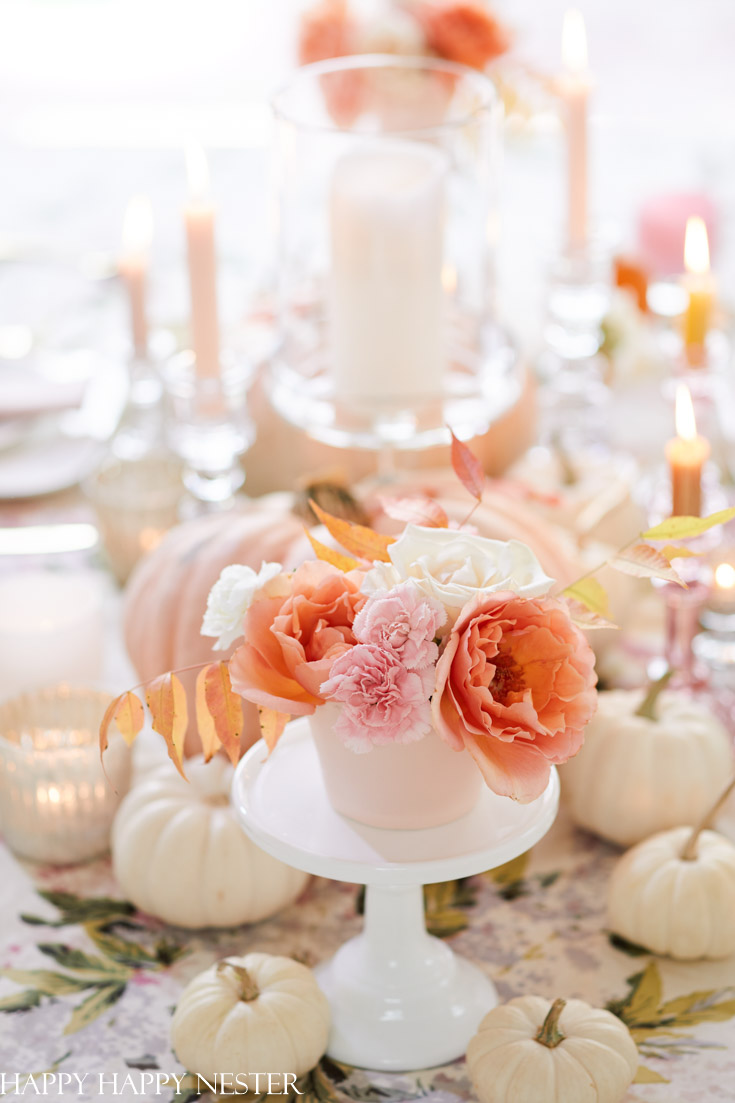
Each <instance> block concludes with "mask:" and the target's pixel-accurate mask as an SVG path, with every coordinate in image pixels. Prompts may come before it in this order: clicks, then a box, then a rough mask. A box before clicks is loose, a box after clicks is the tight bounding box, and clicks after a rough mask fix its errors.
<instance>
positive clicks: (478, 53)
mask: <svg viewBox="0 0 735 1103" xmlns="http://www.w3.org/2000/svg"><path fill="white" fill-rule="evenodd" d="M416 14H417V16H418V18H419V20H420V22H421V24H422V25H423V28H424V34H425V35H426V40H427V42H428V44H429V46H430V47H431V49H432V50H434V51H435V52H436V53H437V54H438V55H439V57H443V58H446V59H447V61H456V62H459V64H460V65H469V66H470V67H471V68H472V69H484V68H485V66H486V65H487V63H488V62H489V61H492V60H493V58H496V57H500V55H501V54H504V53H505V51H506V50H507V49H508V47H509V46H510V42H511V39H510V34H509V33H508V30H507V28H506V27H504V26H503V24H502V23H501V22H500V20H499V19H496V18H495V16H493V15H492V14H491V12H489V11H488V9H487V8H486V7H485V5H484V4H482V3H478V2H476V0H439V2H438V3H436V2H429V3H422V4H420V5H419V6H418V7H417V9H416Z"/></svg>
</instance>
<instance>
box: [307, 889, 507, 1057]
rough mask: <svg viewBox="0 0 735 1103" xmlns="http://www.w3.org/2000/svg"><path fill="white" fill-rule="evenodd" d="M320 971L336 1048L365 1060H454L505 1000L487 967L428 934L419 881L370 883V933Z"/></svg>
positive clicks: (331, 1047)
mask: <svg viewBox="0 0 735 1103" xmlns="http://www.w3.org/2000/svg"><path fill="white" fill-rule="evenodd" d="M315 972H316V978H317V980H318V982H319V986H320V988H321V989H322V991H323V992H324V995H325V996H326V997H327V999H328V1000H329V1004H330V1006H331V1008H332V1018H333V1022H334V1027H333V1030H332V1035H331V1037H330V1040H329V1050H328V1052H329V1056H330V1057H332V1058H334V1060H335V1061H342V1062H344V1063H345V1064H348V1065H358V1066H362V1067H364V1068H371V1069H386V1070H390V1071H400V1070H405V1069H408V1068H416V1069H422V1068H428V1067H430V1066H432V1065H444V1064H447V1062H449V1061H454V1060H455V1058H457V1057H461V1056H462V1055H463V1054H464V1052H465V1050H466V1049H467V1043H468V1041H469V1039H470V1038H471V1037H472V1035H473V1034H474V1033H475V1031H476V1030H477V1027H478V1026H479V1024H480V1021H481V1019H482V1018H483V1017H484V1015H486V1014H487V1012H488V1011H489V1010H490V1009H491V1008H492V1007H495V1005H496V1004H497V1002H498V999H497V994H496V992H495V988H494V986H493V985H492V984H491V982H490V981H489V980H488V979H487V977H486V976H485V975H484V973H482V972H481V971H480V970H479V969H478V968H476V967H475V966H474V965H471V964H470V963H469V962H468V961H465V960H463V959H462V958H460V957H457V955H456V954H454V953H453V952H452V950H450V948H449V946H447V945H446V944H445V943H443V942H441V941H440V940H439V939H438V938H433V937H432V936H431V935H429V934H427V931H426V927H425V925H424V902H423V893H422V890H421V887H420V886H418V885H398V886H394V887H390V888H383V887H379V886H378V885H369V886H368V887H367V891H366V894H365V929H364V931H363V933H362V934H360V935H358V936H357V938H353V939H351V940H350V941H349V942H346V943H345V945H344V946H342V947H341V949H339V950H338V951H337V953H336V954H335V955H334V957H332V958H330V959H329V961H327V962H325V963H324V964H323V965H320V966H319V967H318V968H317V969H316V971H315Z"/></svg>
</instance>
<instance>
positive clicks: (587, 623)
mask: <svg viewBox="0 0 735 1103" xmlns="http://www.w3.org/2000/svg"><path fill="white" fill-rule="evenodd" d="M565 601H566V604H567V608H568V610H569V616H570V619H571V620H572V622H573V623H574V624H576V625H577V627H578V628H617V627H618V626H617V624H613V622H612V621H611V620H606V619H605V617H601V616H599V614H598V613H593V612H592V610H591V609H588V608H587V606H586V605H583V604H582V602H581V601H575V600H574V599H573V598H569V597H568V598H565Z"/></svg>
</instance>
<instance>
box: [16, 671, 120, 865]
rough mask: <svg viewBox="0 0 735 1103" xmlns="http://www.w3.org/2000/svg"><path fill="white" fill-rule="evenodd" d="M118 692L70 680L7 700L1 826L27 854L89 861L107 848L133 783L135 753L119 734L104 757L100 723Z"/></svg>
mask: <svg viewBox="0 0 735 1103" xmlns="http://www.w3.org/2000/svg"><path fill="white" fill-rule="evenodd" d="M111 700H112V697H111V695H110V694H108V693H103V692H100V691H97V690H92V689H75V688H72V687H70V686H67V685H60V686H55V687H53V688H49V689H43V690H35V691H33V692H29V693H24V694H22V695H21V696H19V697H15V698H13V699H12V700H9V701H6V702H4V703H3V704H2V705H0V830H1V831H2V834H3V836H4V838H5V840H6V842H7V844H8V846H9V847H10V848H11V850H13V851H14V852H15V853H16V854H18V855H19V856H20V857H23V858H29V859H31V860H33V861H36V862H48V863H51V864H53V865H71V864H74V863H76V862H86V861H88V860H89V859H91V858H94V857H97V856H98V855H100V854H104V853H105V851H106V850H107V849H108V845H109V838H110V829H111V827H112V821H113V818H114V815H115V812H116V810H117V807H118V804H119V803H120V800H121V799H122V797H123V796H124V795H125V793H126V792H127V790H128V788H129V785H130V773H131V755H130V749H129V747H127V746H126V745H125V743H124V741H123V740H122V738H121V737H120V736H113V737H112V738H111V740H110V745H109V747H108V749H107V751H106V752H105V771H106V773H107V777H105V772H103V769H102V764H101V762H100V751H99V725H100V722H101V720H102V717H103V716H104V713H105V709H106V708H107V706H108V705H109V703H110V701H111Z"/></svg>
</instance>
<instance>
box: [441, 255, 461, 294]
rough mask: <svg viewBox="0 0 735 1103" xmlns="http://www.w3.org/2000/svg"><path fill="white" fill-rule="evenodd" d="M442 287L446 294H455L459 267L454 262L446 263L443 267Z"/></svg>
mask: <svg viewBox="0 0 735 1103" xmlns="http://www.w3.org/2000/svg"><path fill="white" fill-rule="evenodd" d="M442 287H443V288H444V292H445V294H446V295H453V294H454V293H455V291H456V290H457V269H456V268H455V267H454V265H453V264H449V263H447V264H445V265H444V267H443V268H442Z"/></svg>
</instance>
